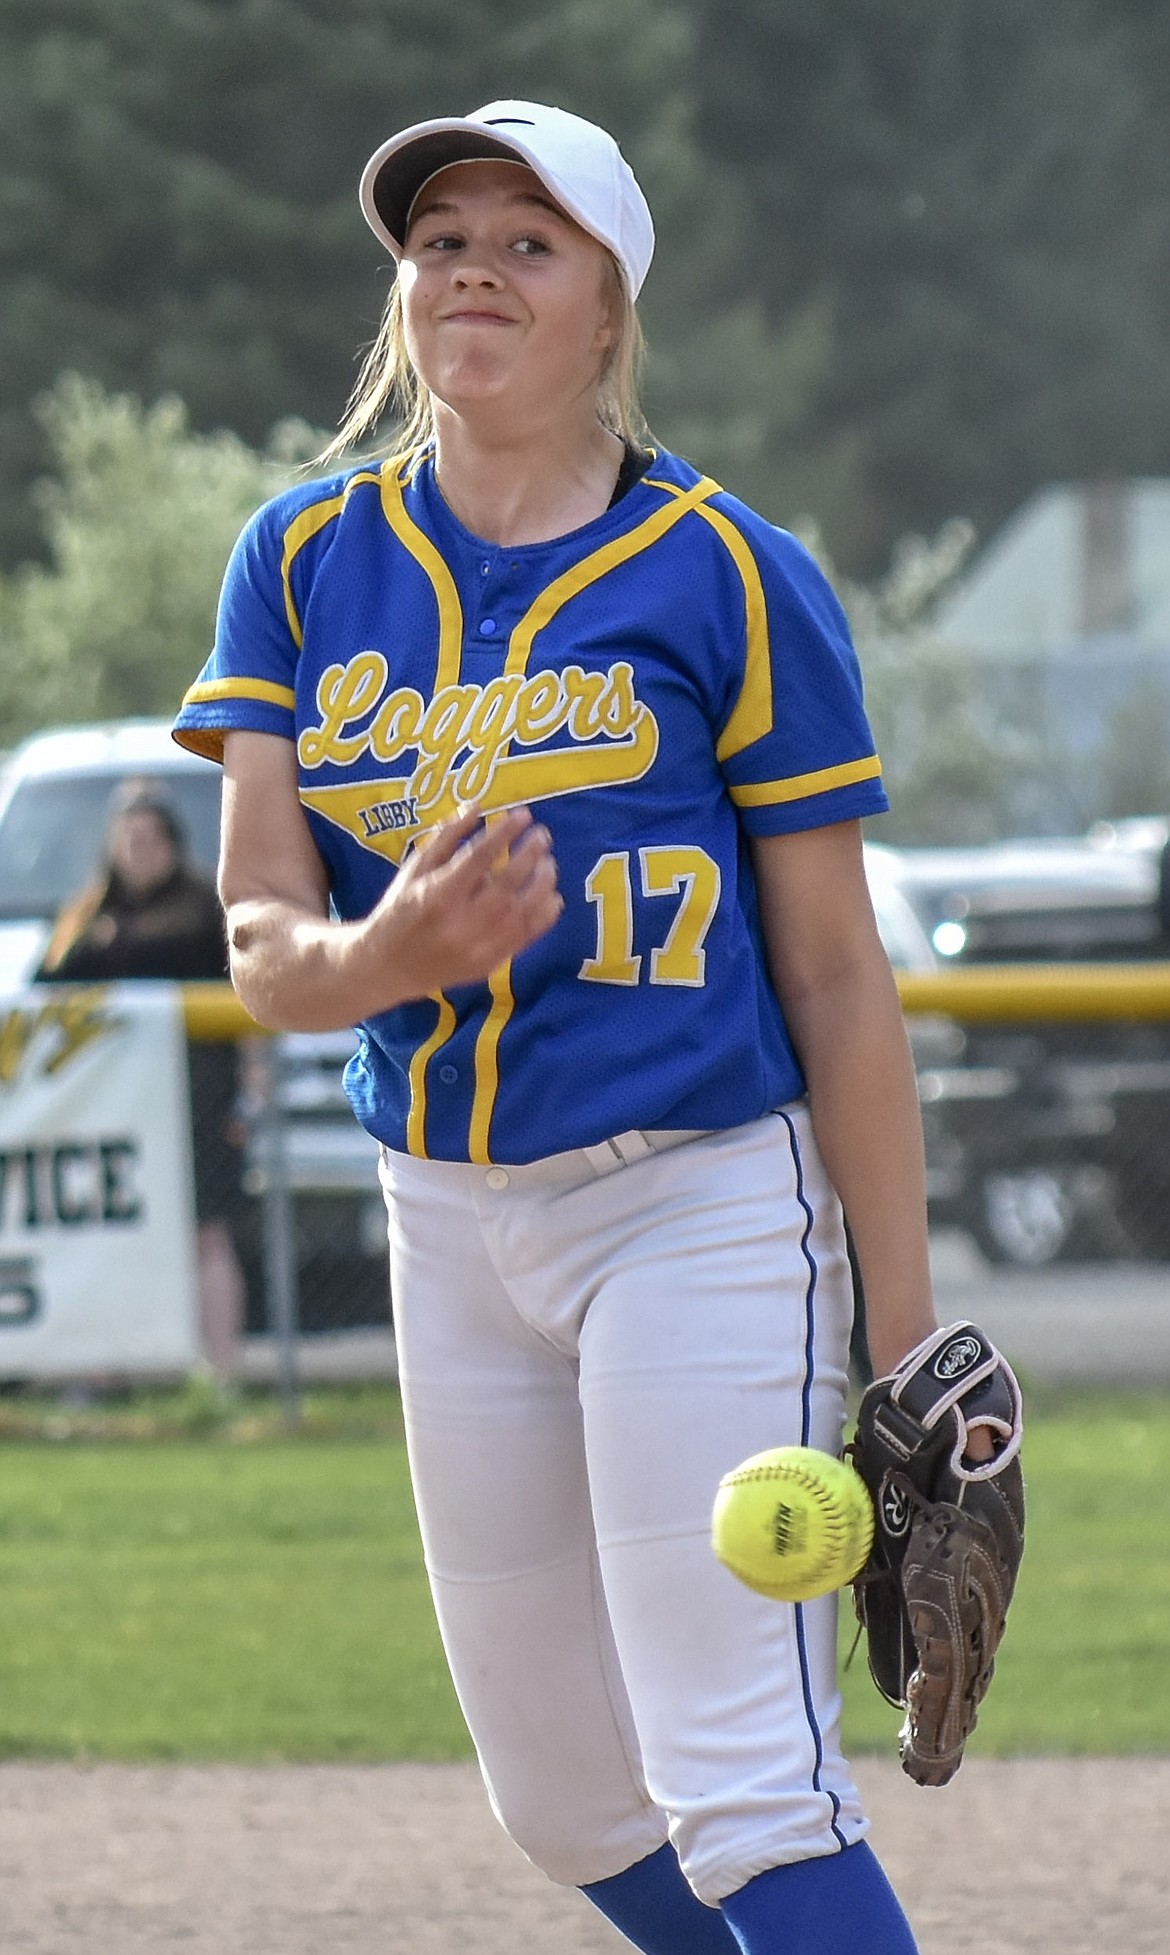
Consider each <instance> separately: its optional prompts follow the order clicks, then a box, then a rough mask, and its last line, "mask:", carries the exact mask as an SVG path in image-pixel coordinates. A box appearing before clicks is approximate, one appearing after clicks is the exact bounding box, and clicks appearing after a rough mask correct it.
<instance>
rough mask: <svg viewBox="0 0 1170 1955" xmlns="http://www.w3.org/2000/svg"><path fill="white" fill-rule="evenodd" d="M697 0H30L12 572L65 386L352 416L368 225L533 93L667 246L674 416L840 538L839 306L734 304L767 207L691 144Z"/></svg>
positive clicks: (1, 515)
mask: <svg viewBox="0 0 1170 1955" xmlns="http://www.w3.org/2000/svg"><path fill="white" fill-rule="evenodd" d="M693 69H694V47H693V19H692V9H691V6H690V4H689V0H688V4H686V5H680V4H678V0H563V4H561V5H559V6H556V7H553V8H549V7H548V6H547V5H546V4H545V3H544V0H491V4H488V5H483V6H480V7H471V6H469V5H468V4H467V0H54V3H53V5H52V7H51V8H46V7H45V6H44V3H43V0H5V4H4V6H3V8H2V9H0V185H2V186H3V187H2V188H0V252H2V253H3V258H4V264H5V281H4V288H3V300H2V303H0V561H2V562H7V563H9V564H12V563H15V562H17V561H19V560H20V559H21V558H23V557H27V556H29V555H31V554H34V553H36V552H37V551H38V550H40V549H42V548H43V544H42V541H41V538H40V534H39V530H38V526H37V518H36V511H35V509H34V507H33V506H32V504H31V502H30V501H29V497H28V490H29V487H30V485H31V483H32V482H33V481H34V480H35V479H36V478H37V477H39V476H40V475H41V474H42V473H43V470H44V467H45V460H46V453H45V446H44V436H43V430H42V429H41V427H40V426H39V424H38V423H37V421H36V420H35V417H34V416H33V415H32V413H31V411H30V407H29V403H30V402H31V401H32V400H33V399H34V398H36V397H37V396H38V395H39V394H41V393H42V392H44V391H45V390H46V389H47V388H49V387H51V386H52V384H53V382H54V381H55V379H56V377H57V375H58V373H60V372H61V371H62V370H64V369H71V370H74V371H77V372H79V373H84V374H86V375H88V376H89V377H91V378H92V379H94V380H96V381H98V382H100V383H101V384H102V385H103V386H104V387H106V388H109V389H126V390H129V391H130V392H132V393H133V394H135V395H136V396H138V397H139V398H141V399H143V400H156V399H158V398H159V397H161V396H162V395H164V394H172V393H173V394H177V395H178V396H179V398H181V399H182V400H183V401H184V402H185V403H186V406H187V410H188V412H189V414H190V417H191V424H192V426H193V427H195V428H197V429H204V430H207V429H212V428H216V427H220V426H226V427H229V428H231V429H232V430H233V431H234V432H235V433H236V434H237V435H239V436H240V437H241V438H242V439H243V440H245V441H247V442H250V443H252V444H254V445H255V444H259V443H262V442H263V441H264V440H265V439H266V436H267V432H268V430H269V429H270V428H271V427H272V426H273V425H274V423H275V422H276V421H277V420H278V419H280V418H281V417H282V416H284V415H289V414H295V415H298V416H301V417H303V418H305V419H306V420H308V421H310V422H311V423H312V424H313V425H315V426H320V427H327V426H331V425H334V424H335V423H336V421H337V419H338V416H339V414H340V412H341V408H342V405H343V403H344V400H345V397H346V395H347V394H348V392H349V389H350V386H351V384H352V381H353V378H354V375H355V365H354V359H355V354H356V351H357V349H358V347H359V346H360V345H361V344H362V343H363V342H368V341H369V339H370V338H371V337H372V336H373V333H374V330H375V327H376V323H377V319H378V315H379V313H380V311H381V307H382V303H383V300H384V297H385V294H386V290H387V288H388V284H389V279H390V276H391V269H392V268H391V266H390V264H389V262H388V261H387V260H386V259H385V258H384V257H382V256H381V255H380V253H379V249H378V247H377V246H376V244H375V243H374V241H373V240H372V238H371V237H370V234H369V232H368V231H367V229H366V227H365V225H364V223H363V221H362V218H361V215H360V212H359V210H358V207H357V200H356V195H355V187H356V182H357V178H358V174H359V172H360V169H361V166H362V164H363V163H364V162H365V159H366V157H367V156H368V155H369V154H370V153H371V151H372V150H373V148H374V147H375V146H376V144H377V143H378V142H379V141H380V140H382V138H384V137H385V136H386V134H387V133H388V132H389V131H390V130H392V129H394V128H396V127H398V126H400V125H401V124H403V123H407V122H410V121H412V120H416V119H421V118H424V117H427V116H431V115H438V114H445V113H449V112H451V111H452V110H453V109H454V110H456V111H461V110H465V109H467V108H470V107H473V106H475V105H476V104H477V103H479V102H483V101H487V100H491V99H492V98H493V97H496V96H500V95H531V96H534V97H536V98H537V99H544V100H549V101H554V102H559V103H561V104H562V105H563V106H564V107H566V108H570V109H576V110H578V111H579V112H581V113H584V114H586V115H589V116H591V117H593V118H594V119H596V120H600V121H603V122H604V123H606V125H607V126H609V127H611V128H612V129H613V130H614V131H615V132H616V133H617V134H618V136H619V138H620V139H621V140H622V141H623V143H624V145H625V147H626V149H627V152H628V154H629V155H630V157H631V160H632V162H633V163H634V165H635V167H636V168H637V169H638V171H639V173H640V174H641V175H642V177H643V178H644V180H645V182H646V186H647V190H648V192H649V195H650V198H651V202H652V203H653V205H654V207H655V211H656V215H657V218H658V224H659V232H660V237H661V242H662V251H661V255H660V261H659V264H658V265H657V266H656V267H655V269H654V271H653V272H652V274H651V281H650V284H649V286H648V288H647V300H646V312H647V320H648V324H649V328H650V337H651V342H652V346H653V350H654V357H655V365H654V366H653V367H652V373H653V374H654V375H655V378H654V380H653V384H652V387H651V392H650V405H651V410H652V413H653V416H654V419H655V421H656V423H657V424H658V426H659V429H660V433H661V435H662V438H663V439H665V440H666V441H668V442H670V441H678V440H680V439H681V440H682V441H683V443H684V445H687V446H690V445H692V444H693V446H694V448H695V452H696V456H697V458H699V459H701V460H703V461H704V463H705V465H707V466H708V467H711V468H712V469H713V470H714V471H715V472H716V473H719V474H721V475H723V476H724V477H725V478H726V480H727V483H728V486H729V487H732V488H737V489H740V490H742V491H743V492H744V493H747V494H748V495H751V496H753V497H755V498H756V499H758V500H759V501H761V502H762V503H763V504H764V505H765V506H766V507H768V509H769V513H773V514H776V515H780V516H784V515H793V514H796V513H798V512H800V511H802V510H805V509H809V508H813V509H815V510H816V511H817V513H818V514H821V515H826V514H831V515H832V516H833V518H834V521H840V522H842V523H843V522H844V521H845V520H846V511H847V509H848V506H849V504H850V502H851V500H852V499H853V498H854V483H855V478H856V469H855V458H854V450H853V446H852V444H851V442H850V440H849V438H848V437H847V436H845V437H838V436H837V435H835V434H834V435H833V436H832V438H830V439H828V440H822V439H821V437H820V436H819V435H818V433H817V421H816V412H815V409H816V397H817V393H818V390H819V387H820V385H821V380H822V377H823V375H824V374H825V372H826V371H827V369H828V363H829V356H830V348H829V340H828V324H827V314H826V313H825V312H824V310H823V309H822V308H820V307H819V306H817V305H815V304H814V305H812V306H810V307H809V308H807V309H804V310H801V309H797V311H796V312H795V313H794V314H793V316H792V317H791V318H786V319H785V320H784V322H783V323H782V324H781V325H775V324H771V323H769V321H768V319H767V318H766V316H765V312H764V308H763V306H762V304H761V303H760V302H759V300H758V299H756V298H754V297H753V296H752V295H751V294H743V293H741V294H739V295H733V293H732V291H731V285H732V281H733V275H734V268H735V265H736V262H737V260H738V258H739V257H740V256H741V255H742V253H743V251H744V250H745V249H746V248H748V241H749V236H750V224H751V213H750V210H749V207H748V203H747V200H746V198H745V196H744V194H743V191H742V189H741V188H740V187H739V185H738V184H737V182H736V181H735V180H734V178H733V177H732V176H731V175H730V174H729V173H728V172H727V171H726V170H724V169H722V168H721V167H719V166H716V165H712V164H711V163H709V162H708V161H707V160H706V159H704V158H703V157H702V156H701V155H700V153H699V151H698V149H697V147H696V145H695V142H694V139H693V136H692V132H691V103H692V97H693Z"/></svg>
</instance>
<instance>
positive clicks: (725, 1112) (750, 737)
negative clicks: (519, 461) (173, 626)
mask: <svg viewBox="0 0 1170 1955" xmlns="http://www.w3.org/2000/svg"><path fill="white" fill-rule="evenodd" d="M229 728H246V729H251V730H254V731H257V732H262V733H272V734H277V735H279V736H280V737H282V738H284V739H289V740H295V742H296V746H297V755H298V763H299V783H300V796H301V801H302V803H303V805H304V808H305V812H306V815H307V818H308V822H309V825H310V828H311V830H312V833H313V838H314V840H315V842H316V844H317V847H318V849H319V850H320V853H321V856H322V858H323V860H324V862H325V865H326V869H327V872H328V878H329V886H330V890H331V892H332V902H333V907H334V909H335V911H336V914H337V915H338V916H339V917H341V918H354V917H361V916H364V915H366V914H367V913H368V912H369V911H370V910H371V909H372V908H373V906H374V904H375V903H376V902H377V900H378V898H379V897H380V896H381V895H382V893H383V891H384V890H385V888H386V887H387V884H388V883H389V881H390V880H391V878H392V877H393V875H394V873H395V870H396V867H397V865H398V864H399V863H401V861H402V860H403V857H404V855H405V853H406V851H407V850H408V849H409V848H410V846H411V844H412V842H413V841H414V840H415V839H416V838H417V837H418V836H419V835H420V834H422V833H423V832H424V831H425V830H426V829H427V828H429V827H431V826H433V825H434V824H435V823H436V822H439V821H441V820H443V819H445V818H446V817H448V816H450V815H451V814H452V813H453V812H454V811H455V810H456V808H457V807H458V805H459V804H460V803H461V802H465V801H469V800H472V799H476V798H478V799H479V800H480V801H481V802H482V804H483V807H484V809H485V811H486V812H488V813H489V814H490V813H491V812H492V811H493V810H497V809H502V808H507V807H511V806H514V805H516V804H518V803H524V804H527V805H528V806H530V807H531V808H532V810H533V813H534V814H535V815H536V816H537V818H538V819H539V820H540V821H542V822H544V823H545V825H546V826H547V827H548V828H549V830H550V831H551V834H552V838H553V847H554V852H555V855H556V860H557V866H558V874H559V881H560V888H561V892H562V895H563V896H564V900H565V908H564V912H563V914H562V916H561V917H560V919H559V921H558V922H557V924H556V925H555V927H554V928H553V929H552V930H550V931H549V932H548V933H547V935H545V936H544V937H542V938H541V939H540V940H539V941H538V942H537V943H535V944H532V945H531V946H530V947H529V948H528V949H527V950H525V951H524V952H523V953H522V954H521V955H520V956H518V957H516V958H514V959H513V960H512V961H511V963H509V964H507V965H506V966H503V967H501V968H500V969H499V970H497V971H495V972H493V973H492V975H491V978H490V979H489V980H488V981H487V982H485V983H482V984H472V985H462V986H458V987H454V988H452V989H451V990H450V991H448V992H447V993H444V994H442V995H439V996H436V997H433V998H424V999H420V1000H418V1001H417V1002H414V1003H410V1004H406V1005H402V1006H399V1007H397V1008H396V1009H395V1010H393V1011H389V1012H385V1013H382V1014H380V1015H378V1016H376V1017H373V1018H371V1019H369V1020H368V1021H367V1022H366V1023H365V1024H363V1025H361V1026H360V1027H359V1028H358V1035H359V1046H358V1052H357V1055H356V1057H355V1058H354V1059H353V1061H352V1062H351V1064H350V1066H349V1068H348V1069H347V1073H346V1086H347V1090H348V1092H349V1095H350V1098H351V1100H352V1102H353V1105H354V1108H355V1111H356V1112H357V1115H358V1117H359V1119H360V1120H361V1121H362V1122H363V1123H364V1124H365V1126H367V1127H368V1128H369V1130H370V1131H371V1133H373V1134H375V1135H376V1136H377V1137H378V1138H379V1139H380V1140H382V1141H384V1142H386V1143H387V1145H388V1146H390V1147H391V1148H395V1149H398V1150H402V1151H406V1152H409V1153H414V1154H418V1155H426V1156H430V1157H433V1158H436V1159H442V1160H452V1161H473V1162H480V1163H487V1162H491V1161H498V1162H504V1163H517V1162H526V1161H531V1160H534V1159H537V1158H539V1157H540V1156H542V1155H546V1154H551V1153H557V1152H560V1151H561V1150H563V1149H567V1148H572V1147H580V1146H587V1145H591V1144H593V1143H595V1142H597V1141H600V1140H604V1139H605V1138H606V1137H607V1136H609V1135H611V1134H615V1133H621V1132H624V1131H625V1130H626V1129H628V1128H632V1127H644V1128H720V1127H729V1126H738V1125H740V1124H741V1123H743V1122H745V1121H749V1120H754V1119H756V1118H758V1117H759V1116H760V1115H762V1114H764V1113H766V1112H768V1111H770V1110H771V1109H773V1108H775V1107H777V1106H781V1105H783V1104H785V1103H786V1102H788V1101H790V1100H792V1099H795V1098H797V1097H799V1096H800V1094H801V1093H802V1092H803V1091H804V1082H803V1079H802V1077H801V1072H800V1067H799V1065H798V1064H797V1061H796V1058H795V1056H794V1053H793V1050H792V1046H791V1043H790V1041H789V1038H788V1035H787V1032H786V1030H785V1026H784V1022H783V1018H782V1015H781V1012H780V1008H779V1005H778V1003H777V1000H776V997H775V994H774V991H773V989H772V986H771V984H770V982H769V979H768V975H767V969H766V965H765V959H764V952H763V944H762V938H761V932H760V923H759V915H758V910H757V902H756V892H755V885H754V881H753V878H752V874H751V869H750V864H749V860H748V853H747V837H748V835H770V834H779V833H782V832H786V831H791V830H796V829H806V828H815V827H820V826H822V825H824V824H827V823H831V822H838V821H844V820H847V819H850V818H852V817H854V816H858V815H869V814H874V813H878V812H880V811H881V810H882V809H884V808H885V807H886V805H887V803H886V799H885V794H884V792H883V789H882V786H881V781H880V775H879V764H878V760H877V757H876V755H875V753H874V750H873V740H872V736H871V734H870V730H869V727H868V725H867V723H866V719H865V715H864V711H863V708H862V703H861V682H860V675H859V671H858V666H857V660H856V656H855V654H854V651H853V648H852V646H851V644H850V640H849V633H848V628H847V626H846V623H845V620H844V617H843V615H842V612H841V609H840V606H839V605H838V603H837V601H836V599H835V598H834V596H833V594H832V592H831V590H830V589H829V587H828V585H827V583H826V582H825V579H824V578H823V577H822V575H821V573H820V571H819V570H818V569H817V567H816V565H815V564H814V563H813V561H812V559H811V558H810V557H809V556H808V554H807V553H806V551H804V550H803V549H802V548H801V546H800V544H799V543H797V542H796V541H795V539H794V538H793V537H791V536H789V535H788V534H786V533H785V532H784V531H781V530H777V529H775V528H773V527H772V526H771V525H770V524H768V523H766V522H765V521H764V520H763V519H762V518H761V517H760V516H757V515H756V514H755V513H754V512H753V511H752V510H750V509H748V508H746V507H745V506H744V505H743V504H742V503H740V502H738V501H736V500H735V498H734V497H732V496H730V495H727V494H726V493H725V492H724V491H723V490H722V489H720V487H719V486H718V484H717V483H715V482H712V481H711V480H709V479H708V478H705V477H700V476H699V475H698V473H697V472H696V471H695V469H693V468H692V467H691V466H690V465H689V464H688V463H686V462H684V461H681V460H680V459H679V458H678V457H677V456H673V455H670V454H665V453H661V452H660V453H658V454H656V455H655V456H654V459H653V461H652V463H651V465H650V468H649V470H648V471H647V473H646V474H645V475H644V476H643V477H642V478H641V479H640V480H639V481H638V482H637V483H636V484H635V486H634V487H632V488H631V489H629V490H628V491H627V493H626V494H625V495H624V496H622V497H621V498H620V500H619V501H618V502H617V503H616V504H614V506H613V507H611V508H610V509H609V510H607V511H606V512H605V514H603V515H601V516H599V517H598V518H597V519H596V521H594V522H592V523H588V524H586V525H585V526H584V528H582V529H578V530H574V531H573V532H572V533H571V534H570V535H568V536H563V537H558V538H556V539H555V540H553V541H551V542H546V543H531V544H525V545H521V546H510V547H503V546H500V545H497V544H490V543H485V542H483V541H482V540H481V539H480V538H477V537H476V536H474V535H472V534H471V533H470V532H469V531H468V530H466V529H464V528H463V527H462V525H461V524H460V523H459V522H458V521H457V520H456V518H455V516H454V515H453V514H452V512H451V510H450V509H449V508H448V506H447V505H446V503H445V502H444V501H443V498H442V496H441V495H440V493H439V490H438V488H437V486H436V483H435V478H434V471H433V461H432V457H431V455H430V454H429V453H426V454H424V455H422V456H421V457H420V456H418V455H415V456H414V457H413V458H409V459H404V458H402V457H398V458H396V459H392V460H390V461H388V462H386V463H384V464H382V465H381V466H371V467H369V468H358V469H354V470H350V471H347V472H346V473H344V474H341V475H337V476H334V477H332V478H329V479H327V480H324V481H315V482H312V483H307V484H303V485H301V486H299V487H297V488H294V489H291V490H289V491H288V492H286V493H285V494H283V495H280V496H277V497H276V498H275V499H274V500H273V501H272V502H270V503H268V504H266V505H265V507H264V508H263V509H261V510H260V511H259V512H258V514H257V515H256V516H255V517H254V518H253V519H252V521H251V522H250V523H249V524H248V526H247V528H246V529H245V530H244V532H243V535H242V536H241V537H240V540H239V542H238V544H237V545H236V549H235V551H234V553H233V555H232V559H231V562H230V565H229V567H228V571H227V575H226V579H225V582H224V588H223V595H222V599H221V603H220V610H219V619H218V626H217V632H216V641H215V649H214V651H213V653H212V655H211V657H210V658H209V660H208V662H207V664H206V665H205V667H204V669H203V671H202V673H201V674H200V676H199V679H198V680H197V682H196V684H195V685H193V686H192V687H191V690H190V691H189V693H188V694H187V697H186V699H185V700H184V702H183V706H182V710H181V712H180V714H179V718H178V721H177V724H176V729H175V737H176V738H177V739H178V740H179V741H180V742H181V743H182V744H183V745H184V746H187V747H191V748H192V749H194V750H195V751H196V752H198V753H202V754H208V755H212V756H214V757H222V751H223V735H224V732H225V730H227V729H229Z"/></svg>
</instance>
